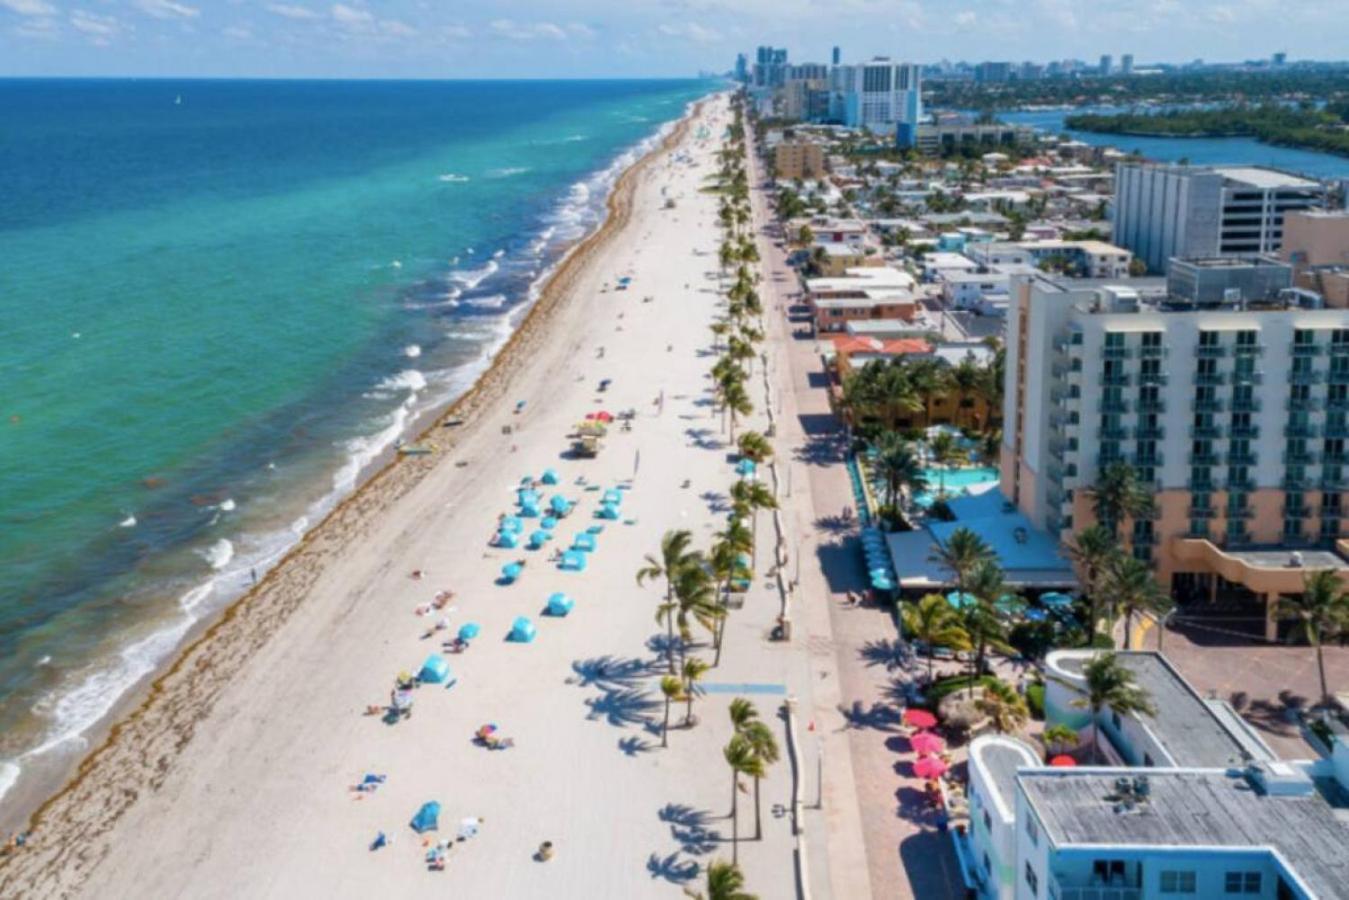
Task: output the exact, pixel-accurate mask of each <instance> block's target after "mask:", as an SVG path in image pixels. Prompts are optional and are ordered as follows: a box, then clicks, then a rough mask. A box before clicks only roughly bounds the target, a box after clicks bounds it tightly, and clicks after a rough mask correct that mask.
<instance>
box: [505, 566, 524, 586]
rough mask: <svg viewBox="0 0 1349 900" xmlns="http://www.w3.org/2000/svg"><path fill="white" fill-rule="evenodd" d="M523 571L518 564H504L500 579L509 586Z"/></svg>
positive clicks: (522, 567)
mask: <svg viewBox="0 0 1349 900" xmlns="http://www.w3.org/2000/svg"><path fill="white" fill-rule="evenodd" d="M524 570H525V567H524V566H522V565H520V564H519V563H518V562H513V563H506V565H504V566H502V567H501V578H502V580H503V581H505V582H506V583H507V584H510V583H511V582H512V581H514V580H515V579H517V578H519V577H520V573H521V572H523V571H524Z"/></svg>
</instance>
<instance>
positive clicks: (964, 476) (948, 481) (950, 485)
mask: <svg viewBox="0 0 1349 900" xmlns="http://www.w3.org/2000/svg"><path fill="white" fill-rule="evenodd" d="M923 477H924V478H926V479H927V483H928V490H927V491H923V492H921V493H918V494H915V495H914V498H913V502H914V503H915V504H917V505H918V506H921V507H924V508H926V507H928V506H931V505H932V501H933V500H934V499H936V496H937V493H938V492H939V491H940V489H942V488H945V490H946V493H947V494H948V495H957V496H958V495H960V494H964V493H966V492H967V491H968V490H969V489H970V488H973V487H984V486H986V485H991V484H997V483H998V478H999V474H998V470H997V469H994V468H992V467H989V466H980V467H978V468H968V469H945V470H943V469H932V468H929V469H924V470H923Z"/></svg>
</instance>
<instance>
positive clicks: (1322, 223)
mask: <svg viewBox="0 0 1349 900" xmlns="http://www.w3.org/2000/svg"><path fill="white" fill-rule="evenodd" d="M1279 257H1280V259H1282V260H1283V261H1284V262H1287V263H1290V264H1291V265H1292V266H1293V280H1294V283H1295V284H1297V286H1298V287H1302V288H1307V289H1309V290H1314V291H1316V292H1317V293H1319V294H1321V295H1322V296H1323V297H1325V298H1326V305H1327V306H1334V307H1346V306H1349V212H1346V211H1344V210H1334V211H1330V210H1305V211H1302V212H1292V213H1289V214H1288V216H1287V217H1286V218H1285V219H1284V223H1283V247H1282V249H1280V251H1279Z"/></svg>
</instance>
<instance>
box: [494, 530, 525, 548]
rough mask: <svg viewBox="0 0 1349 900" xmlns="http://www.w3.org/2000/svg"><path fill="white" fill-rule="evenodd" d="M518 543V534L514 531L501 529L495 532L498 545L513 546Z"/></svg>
mask: <svg viewBox="0 0 1349 900" xmlns="http://www.w3.org/2000/svg"><path fill="white" fill-rule="evenodd" d="M519 543H520V535H519V534H518V533H516V532H514V531H506V530H505V529H502V530H501V531H498V532H497V546H498V547H515V546H517V545H518V544H519Z"/></svg>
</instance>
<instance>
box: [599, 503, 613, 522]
mask: <svg viewBox="0 0 1349 900" xmlns="http://www.w3.org/2000/svg"><path fill="white" fill-rule="evenodd" d="M595 515H596V516H598V517H599V518H601V519H615V520H617V519H618V507H617V506H616V505H615V504H613V503H605V504H602V505H601V506H600V510H599V512H597V513H595Z"/></svg>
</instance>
